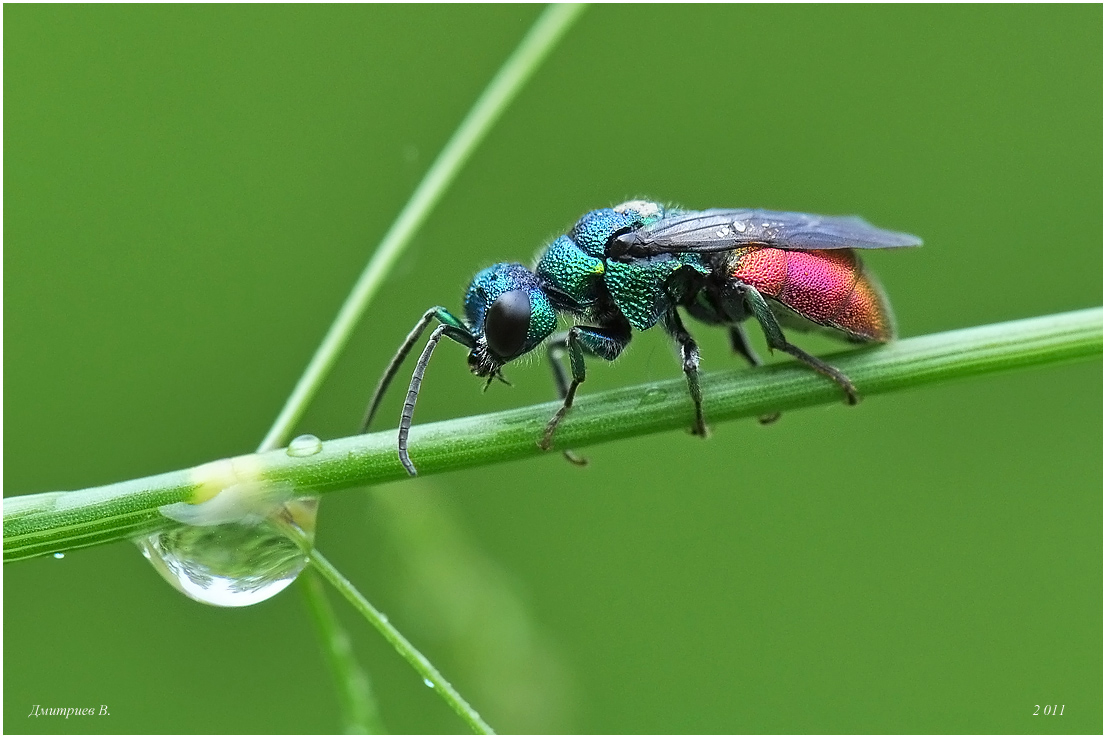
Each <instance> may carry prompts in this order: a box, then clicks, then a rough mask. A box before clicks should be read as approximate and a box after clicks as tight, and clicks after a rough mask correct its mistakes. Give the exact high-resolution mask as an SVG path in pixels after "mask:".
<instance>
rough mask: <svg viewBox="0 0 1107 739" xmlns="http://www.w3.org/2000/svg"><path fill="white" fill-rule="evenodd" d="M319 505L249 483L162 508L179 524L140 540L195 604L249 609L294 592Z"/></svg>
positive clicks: (285, 489) (286, 490)
mask: <svg viewBox="0 0 1107 739" xmlns="http://www.w3.org/2000/svg"><path fill="white" fill-rule="evenodd" d="M318 504H319V499H318V498H317V497H314V496H308V497H300V498H292V489H291V487H290V486H288V485H281V484H275V483H271V482H262V481H255V482H245V483H238V484H235V485H231V486H230V487H228V488H226V489H225V490H223V491H222V492H220V493H219V494H218V495H216V496H215V497H214V498H212V499H211V500H208V501H205V502H204V503H200V504H196V505H190V504H188V503H175V504H173V505H168V506H162V508H161V509H160V510H161V513H162V514H163V515H165V516H166V517H167V518H170V519H172V520H173V521H175V522H177V523H178V525H175V526H170V527H169V528H167V529H165V530H163V531H159V532H156V533H153V534H149V535H147V536H141V537H138V538H137V539H135V543H136V544H137V545H138V547H139V549H140V550H142V554H143V555H144V556H145V557H146V559H148V560H149V561H150V564H152V565H153V566H154V569H155V570H157V572H158V573H159V574H160V575H161V576H162V577H164V578H165V579H166V581H167V582H169V584H170V585H172V586H173V587H175V588H177V590H179V591H181V592H182V593H184V594H185V595H187V596H188V597H189V598H192V599H193V600H196V601H199V602H201V603H206V604H208V605H213V606H249V605H253V604H255V603H260V602H261V601H263V600H267V599H269V598H272V597H273V596H274V595H276V594H277V593H279V592H281V591H282V590H284V589H285V588H286V587H288V586H289V585H290V584H291V583H292V581H293V580H295V579H296V576H297V575H298V574H300V571H301V570H303V569H304V566H305V565H306V564H307V557H306V556H305V555H304V552H303V549H302V548H301V545H300V543H297V541H295V540H294V539H293V536H298V537H300V538H302V539H305V540H306V541H307V542H309V543H310V542H311V541H312V540H313V539H314V537H315V515H316V511H317V509H318Z"/></svg>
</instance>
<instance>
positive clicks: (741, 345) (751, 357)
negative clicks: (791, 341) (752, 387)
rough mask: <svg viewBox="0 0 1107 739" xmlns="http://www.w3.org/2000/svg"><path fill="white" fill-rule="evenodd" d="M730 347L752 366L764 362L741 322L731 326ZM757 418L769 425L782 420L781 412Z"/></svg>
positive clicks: (758, 365) (764, 424) (757, 365)
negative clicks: (754, 348)
mask: <svg viewBox="0 0 1107 739" xmlns="http://www.w3.org/2000/svg"><path fill="white" fill-rule="evenodd" d="M729 328H730V348H731V349H733V350H734V353H735V354H741V355H742V356H743V357H744V358H745V360H746V361H747V362H749V363H750V366H751V367H760V366H761V365H763V364H764V362H762V361H761V357H759V356H757V352H755V351H754V350H753V347H752V346H750V337H749V336H747V335H746V330H745V329H744V328H742V326H741V324H737V323H736V324H732V325H731V326H730V327H729ZM757 420H758V421H760V422H761V424H762V425H763V426H767V425H768V424H770V423H776V422H777V421H779V420H780V412H779V411H777V412H776V413H768V414H766V415H764V416H758V417H757Z"/></svg>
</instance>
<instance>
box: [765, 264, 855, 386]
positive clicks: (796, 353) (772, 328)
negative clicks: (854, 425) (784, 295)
mask: <svg viewBox="0 0 1107 739" xmlns="http://www.w3.org/2000/svg"><path fill="white" fill-rule="evenodd" d="M743 290H744V291H745V298H746V303H747V304H748V305H749V307H750V310H751V311H752V312H753V315H754V317H755V318H756V319H757V322H758V323H759V324H761V330H762V331H764V332H765V339H766V340H767V341H768V342H769V348H770V349H780V350H781V351H782V352H787V353H788V354H791V355H792V356H793V357H795V358H796V359H798V360H799V361H801V362H803V363H804V364H806V365H807V366H808V367H810V368H811V369H813V370H815V371H816V372H818V373H819V374H822V375H826V376H827V377H829V378H830V379H832V380H834V382H836V383H838V386H839V387H841V388H842V390H843V391H844V392H845V394H846V402H847V403H849V404H850V405H857V401H858V400H860V397H859V396H858V394H857V388H856V387H854V386H853V382H851V381H850V379H849V378H848V377H846V376H845V375H844V374H842V371H841V370H839V369H838V368H837V367H834V366H831V365H829V364H827V363H826V362H824V361H823V360H821V359H819V358H818V357H813V356H811V355H810V354H808V353H807V352H805V351H804V350H803V349H800V348H799V347H798V346H795V345H793V344H790V343H788V340H787V339H785V338H784V332H783V331H782V330H781V329H780V324H779V323H778V322H777V320H776V316H774V315H773V311H772V309H771V308H770V307H769V304H768V303H767V302H766V301H765V298H764V297H763V296H762V295H761V293H760V292H758V291H757V289H756V288H754V287H751V286H749V285H745V286H743Z"/></svg>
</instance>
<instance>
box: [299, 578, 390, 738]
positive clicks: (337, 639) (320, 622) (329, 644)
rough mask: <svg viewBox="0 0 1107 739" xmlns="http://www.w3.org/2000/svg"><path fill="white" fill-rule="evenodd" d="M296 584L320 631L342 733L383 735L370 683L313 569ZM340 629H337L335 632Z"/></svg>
mask: <svg viewBox="0 0 1107 739" xmlns="http://www.w3.org/2000/svg"><path fill="white" fill-rule="evenodd" d="M296 584H297V585H299V587H300V589H301V590H302V591H305V598H304V601H305V602H306V603H307V605H308V610H309V611H310V612H311V615H312V619H313V620H314V621H315V626H316V628H317V629H318V631H319V641H320V642H322V644H323V650H324V652H325V654H326V657H327V662H328V663H329V664H330V665H331V673H332V674H333V675H334V677H335V682H336V685H335V687H336V688H337V689H338V697H339V700H340V701H341V703H342V723H343V727H342V730H343V732H344V733H346V734H386V733H388V732H387V731H386V730H385V728H384V722H383V721H382V720H381V715H380V709H379V708H378V706H377V701H376V698H375V697H374V695H373V691H372V687H371V685H370V683H369V676H368V674H366V672H365V671H364V670H363V669H362V668H361V666H360V665H359V664H358V662H357V658H356V657H354V650H353V647H352V646H351V645H350V638H349V637H348V636H347V635H346V632H345V630H343V629H342V628H340V622H339V621H338V617H337V616H336V615H335V613H334V609H332V608H331V604H330V602H329V601H328V600H327V594H326V593H325V592H323V583H322V582H320V581H319V576H318V575H317V574H316V573H315V571H314V570H312V569H307V570H305V571H304V572H301V573H300V576H299V577H298V578H296ZM336 627H339V628H336Z"/></svg>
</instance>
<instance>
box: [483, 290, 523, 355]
mask: <svg viewBox="0 0 1107 739" xmlns="http://www.w3.org/2000/svg"><path fill="white" fill-rule="evenodd" d="M529 328H530V296H529V295H527V291H526V290H511V291H509V292H506V293H504V294H503V295H501V296H500V297H498V298H496V300H495V301H494V302H493V303H492V305H491V306H489V308H488V313H486V314H485V316H484V338H485V339H486V340H487V341H488V348H489V349H491V350H492V352H493V353H494V354H495V355H496V356H497V357H499V358H501V359H510V358H512V357H514V356H516V355H517V354H519V353H520V352H521V351H523V344H525V343H526V340H527V330H528V329H529Z"/></svg>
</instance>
